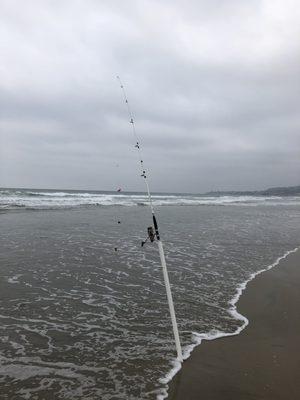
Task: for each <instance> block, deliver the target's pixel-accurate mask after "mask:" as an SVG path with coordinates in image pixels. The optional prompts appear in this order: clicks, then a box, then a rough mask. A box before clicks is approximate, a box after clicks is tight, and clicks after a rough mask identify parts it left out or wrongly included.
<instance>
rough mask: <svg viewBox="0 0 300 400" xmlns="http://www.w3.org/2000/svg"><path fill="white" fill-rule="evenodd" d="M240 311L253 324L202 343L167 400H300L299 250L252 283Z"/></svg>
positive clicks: (185, 364) (249, 284) (243, 297)
mask: <svg viewBox="0 0 300 400" xmlns="http://www.w3.org/2000/svg"><path fill="white" fill-rule="evenodd" d="M237 309H238V312H240V313H241V314H243V315H245V316H246V317H247V318H248V319H249V325H248V326H247V327H246V328H245V329H244V330H243V331H242V332H241V333H240V334H239V335H237V336H230V337H224V338H220V339H216V340H213V341H203V342H202V344H201V345H200V346H199V347H197V348H196V349H195V350H194V351H193V353H192V355H191V357H190V358H189V359H188V360H187V361H185V362H184V365H183V368H182V369H181V371H180V372H179V373H178V374H177V375H176V376H175V377H174V379H173V381H172V382H171V384H170V389H169V397H168V400H248V399H251V400H254V399H255V400H279V399H280V400H281V399H282V400H299V399H300V251H299V250H298V251H297V252H296V253H292V254H290V255H289V256H288V257H287V258H286V259H283V260H281V262H280V264H279V265H278V266H275V267H274V268H272V269H271V270H269V271H266V272H264V273H262V274H260V275H259V276H257V277H256V278H255V279H254V280H253V281H251V282H249V283H248V285H247V288H246V290H245V292H244V293H243V294H242V296H241V298H240V299H239V302H238V304H237Z"/></svg>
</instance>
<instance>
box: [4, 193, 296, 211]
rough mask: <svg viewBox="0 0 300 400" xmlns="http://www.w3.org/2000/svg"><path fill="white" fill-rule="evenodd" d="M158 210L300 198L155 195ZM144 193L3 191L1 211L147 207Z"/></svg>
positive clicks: (281, 202)
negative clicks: (164, 207) (160, 207)
mask: <svg viewBox="0 0 300 400" xmlns="http://www.w3.org/2000/svg"><path fill="white" fill-rule="evenodd" d="M152 199H153V204H154V206H263V205H267V206H280V205H298V206H299V205H300V196H291V197H281V196H228V195H227V196H204V195H202V196H201V195H186V194H177V195H176V194H154V195H153V197H152ZM145 205H148V198H147V196H146V195H145V194H141V193H129V192H128V193H116V192H72V191H34V190H17V189H7V190H0V209H15V208H19V207H23V208H27V209H53V208H74V207H97V206H145Z"/></svg>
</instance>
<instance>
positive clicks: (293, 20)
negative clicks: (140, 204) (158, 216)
mask: <svg viewBox="0 0 300 400" xmlns="http://www.w3.org/2000/svg"><path fill="white" fill-rule="evenodd" d="M0 60H1V62H0V118H1V120H0V124H1V125H0V129H1V131H0V132H1V133H0V145H1V148H0V186H6V187H36V188H74V189H100V190H101V189H104V190H110V189H112V190H114V189H115V188H116V187H117V186H121V187H122V188H123V189H124V190H143V181H142V179H141V178H140V177H139V164H138V160H137V154H136V150H135V149H134V137H133V135H132V132H131V130H130V128H131V126H130V124H129V123H128V115H127V114H126V107H125V104H124V101H123V98H122V93H121V90H120V87H119V85H118V82H117V80H116V75H120V76H121V78H122V80H123V82H124V84H125V86H126V90H127V95H128V98H129V101H130V103H131V108H132V110H133V114H134V116H135V121H136V128H137V131H138V134H139V136H140V141H141V143H142V146H143V153H144V162H145V164H146V166H147V167H148V169H149V177H150V184H151V187H152V189H153V191H166V192H169V191H176V192H182V191H183V192H204V191H208V190H212V189H213V190H217V189H220V190H221V189H237V190H241V189H260V188H265V187H270V186H283V185H296V184H299V183H300V178H299V177H300V130H299V128H300V111H299V105H300V3H299V1H297V0H294V1H293V0H266V1H264V0H251V1H249V0H223V1H222V0H192V1H188V0H186V1H183V0H180V1H179V0H177V1H176V0H164V1H162V0H160V1H158V0H157V1H156V0H151V1H150V0H149V1H144V0H135V1H133V0H132V1H131V0H127V1H124V0H120V1H111V0H109V1H105V0H101V1H100V0H26V1H22V0H0Z"/></svg>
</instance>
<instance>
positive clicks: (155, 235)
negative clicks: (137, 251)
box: [117, 76, 183, 362]
mask: <svg viewBox="0 0 300 400" xmlns="http://www.w3.org/2000/svg"><path fill="white" fill-rule="evenodd" d="M117 79H118V81H119V83H120V87H121V90H122V93H123V97H124V101H125V104H126V106H127V111H128V115H129V122H130V124H131V126H132V132H133V136H134V139H135V142H136V143H135V146H134V147H135V148H136V149H137V150H138V154H139V160H140V167H141V177H142V178H143V179H144V182H145V185H146V191H147V196H148V201H149V206H150V209H151V213H152V221H153V226H149V227H148V228H147V238H146V240H144V241H142V247H143V246H144V245H145V244H146V242H147V240H148V239H149V240H150V242H154V241H156V242H157V245H158V251H159V256H160V262H161V267H162V270H163V276H164V282H165V287H166V293H167V299H168V304H169V311H170V316H171V321H172V327H173V334H174V339H175V345H176V351H177V359H178V360H179V361H180V362H182V361H183V357H182V350H181V343H180V337H179V332H178V326H177V321H176V315H175V309H174V303H173V297H172V292H171V286H170V281H169V274H168V269H167V263H166V258H165V253H164V248H163V244H162V241H161V238H160V234H159V230H158V223H157V218H156V216H155V212H154V206H153V201H152V196H151V192H150V188H149V184H148V180H147V174H146V169H145V167H144V161H143V157H142V151H141V144H140V141H139V138H138V135H137V132H136V129H135V123H134V118H133V114H132V111H131V108H130V105H129V101H128V98H127V95H126V92H125V88H124V85H123V83H122V81H121V79H120V77H119V76H117ZM153 228H154V229H153Z"/></svg>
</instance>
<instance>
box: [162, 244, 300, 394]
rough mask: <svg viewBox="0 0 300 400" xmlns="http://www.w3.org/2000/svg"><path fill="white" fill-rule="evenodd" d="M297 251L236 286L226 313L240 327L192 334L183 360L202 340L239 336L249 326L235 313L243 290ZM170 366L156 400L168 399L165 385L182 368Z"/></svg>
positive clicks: (243, 317)
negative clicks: (226, 330)
mask: <svg viewBox="0 0 300 400" xmlns="http://www.w3.org/2000/svg"><path fill="white" fill-rule="evenodd" d="M299 249H300V247H296V248H294V249H292V250H288V251H286V252H285V253H284V255H283V256H281V257H278V258H277V259H276V261H275V262H274V263H273V264H271V265H269V266H268V267H266V268H263V269H261V270H259V271H257V272H254V273H252V274H251V275H250V277H249V278H248V279H247V280H246V281H244V282H243V283H241V284H240V285H238V287H237V289H236V294H235V296H234V297H233V298H232V299H231V300H230V301H229V303H228V305H229V309H228V312H229V314H230V315H231V316H232V317H234V318H235V319H236V320H237V321H242V325H241V326H239V327H238V328H237V329H236V330H235V331H234V332H230V333H229V332H224V331H218V330H212V331H210V332H208V333H199V332H192V335H193V338H192V340H193V343H192V344H190V345H188V346H186V347H185V348H184V349H183V360H187V359H188V358H189V357H190V355H191V353H192V351H193V350H194V348H195V347H197V346H199V345H200V344H201V343H202V341H203V340H215V339H219V338H222V337H227V336H236V335H239V334H240V333H241V332H242V331H243V330H244V329H245V328H246V326H247V325H249V320H248V318H246V317H245V316H244V315H242V314H240V313H239V312H238V311H237V303H238V301H239V299H240V297H241V295H242V294H243V292H244V290H245V289H246V287H247V285H248V283H249V282H251V281H252V280H253V279H254V278H255V277H256V276H257V275H260V274H262V273H263V272H266V271H269V270H270V269H272V268H274V267H276V266H277V265H278V264H279V263H280V261H281V260H283V259H284V258H286V257H288V256H289V255H290V254H292V253H295V252H296V251H298V250H299ZM171 364H172V365H173V368H171V370H170V371H169V372H168V373H167V374H166V375H165V376H164V377H162V378H160V380H159V382H160V383H161V384H163V385H165V387H164V388H162V389H161V390H160V393H159V394H157V400H164V399H166V398H167V397H168V386H167V384H168V383H169V382H170V381H171V380H172V379H173V378H174V376H175V375H176V374H177V372H179V371H180V369H181V368H182V363H181V362H180V361H179V360H178V359H173V360H172V361H171Z"/></svg>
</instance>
